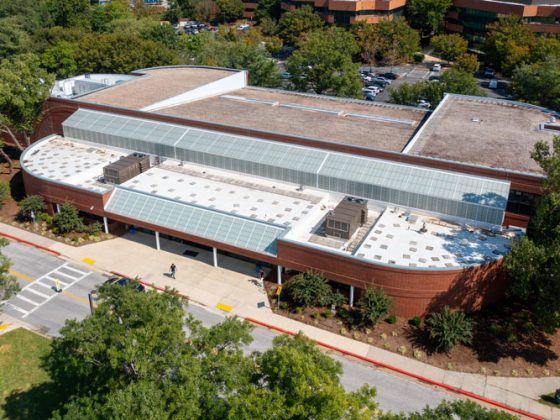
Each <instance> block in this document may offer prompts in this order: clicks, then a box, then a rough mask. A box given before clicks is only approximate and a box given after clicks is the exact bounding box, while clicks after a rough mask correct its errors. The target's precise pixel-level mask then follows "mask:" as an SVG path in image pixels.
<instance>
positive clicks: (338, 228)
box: [325, 196, 368, 239]
mask: <svg viewBox="0 0 560 420" xmlns="http://www.w3.org/2000/svg"><path fill="white" fill-rule="evenodd" d="M367 217H368V207H367V200H364V199H362V198H356V197H350V196H347V197H344V199H343V200H342V201H341V202H340V203H338V205H337V206H336V208H335V209H334V210H332V211H331V212H329V214H328V215H327V220H326V227H325V233H326V234H327V235H329V236H334V237H337V238H342V239H350V238H351V237H352V235H353V234H354V232H356V230H357V229H358V228H359V227H360V226H362V225H363V224H365V223H366V222H367Z"/></svg>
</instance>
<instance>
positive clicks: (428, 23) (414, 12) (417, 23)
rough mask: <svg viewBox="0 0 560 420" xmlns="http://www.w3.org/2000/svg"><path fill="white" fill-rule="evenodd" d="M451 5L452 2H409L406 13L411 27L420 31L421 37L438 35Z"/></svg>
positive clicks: (417, 0) (449, 0)
mask: <svg viewBox="0 0 560 420" xmlns="http://www.w3.org/2000/svg"><path fill="white" fill-rule="evenodd" d="M451 4H452V0H411V2H410V3H409V4H408V12H409V15H410V20H411V22H412V26H414V27H415V28H418V29H420V31H421V33H422V36H430V35H432V34H437V33H440V32H441V31H442V29H443V21H444V18H445V14H446V13H447V11H448V10H449V8H450V7H451Z"/></svg>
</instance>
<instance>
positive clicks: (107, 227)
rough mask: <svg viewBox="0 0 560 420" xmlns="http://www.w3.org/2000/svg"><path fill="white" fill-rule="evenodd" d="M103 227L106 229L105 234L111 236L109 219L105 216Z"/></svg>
mask: <svg viewBox="0 0 560 420" xmlns="http://www.w3.org/2000/svg"><path fill="white" fill-rule="evenodd" d="M103 226H104V227H105V233H106V234H109V223H108V221H107V218H106V217H105V216H103Z"/></svg>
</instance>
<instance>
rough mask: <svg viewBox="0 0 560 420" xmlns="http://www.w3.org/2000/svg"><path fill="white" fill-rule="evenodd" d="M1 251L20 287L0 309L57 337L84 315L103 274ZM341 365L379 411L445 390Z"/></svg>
mask: <svg viewBox="0 0 560 420" xmlns="http://www.w3.org/2000/svg"><path fill="white" fill-rule="evenodd" d="M3 252H4V253H5V254H6V255H7V256H8V257H10V259H11V260H12V262H13V266H12V272H13V274H14V275H15V276H16V277H17V278H18V280H19V281H20V284H21V286H22V288H23V290H22V291H21V292H20V293H19V294H18V296H16V297H13V298H12V299H10V300H9V301H8V302H7V303H6V305H5V306H4V310H5V312H6V313H8V314H10V315H11V316H14V317H17V318H19V319H22V320H23V321H25V322H27V323H28V324H31V325H33V326H35V327H37V328H39V329H41V330H42V331H43V332H44V333H45V334H48V335H52V336H57V335H58V331H59V329H60V328H61V327H62V326H63V325H64V321H65V320H66V319H82V318H84V317H85V316H86V315H87V314H89V304H88V300H87V294H88V292H89V291H90V290H91V289H93V288H94V287H95V285H97V284H100V283H102V282H103V281H104V280H105V279H106V277H105V276H104V275H101V274H99V273H97V272H94V271H92V270H91V269H89V268H88V267H87V266H86V265H81V264H75V263H68V262H67V261H65V260H63V259H60V258H57V257H54V256H51V255H48V254H46V253H43V252H41V251H38V250H36V249H34V248H30V247H27V246H23V245H20V244H17V243H13V242H12V243H10V245H9V246H7V247H6V248H5V249H4V250H3ZM57 278H58V279H59V282H60V286H61V288H62V289H63V292H62V293H56V292H55V291H54V285H55V282H54V279H57ZM187 310H188V311H189V312H190V313H191V314H193V316H194V317H195V318H197V319H199V320H201V321H202V322H203V324H204V325H207V326H210V325H214V324H216V323H219V322H221V321H222V320H223V319H224V317H225V314H224V313H222V312H221V311H219V310H218V309H214V308H205V307H202V306H198V305H195V304H190V305H189V307H188V309H187ZM252 335H253V338H254V341H253V342H252V343H251V344H250V345H248V346H247V347H246V348H245V351H246V352H247V353H251V352H253V351H264V350H266V349H267V348H269V347H270V346H271V345H272V340H273V339H274V337H275V336H276V334H275V333H274V332H271V331H269V330H267V329H264V328H258V327H257V328H255V329H254V330H253V334H252ZM331 357H333V358H334V359H336V360H338V361H340V362H341V363H342V365H343V367H344V374H343V375H342V378H341V381H342V384H343V385H344V387H345V388H346V389H348V390H355V389H357V388H359V387H360V386H362V385H363V384H370V385H374V386H376V387H377V401H378V402H379V405H380V407H381V408H382V409H383V410H392V411H395V412H398V411H406V412H408V411H412V410H420V409H422V408H423V407H425V406H426V405H430V406H434V405H437V404H439V402H441V401H442V400H443V399H453V397H452V396H451V395H450V394H447V393H444V392H441V391H439V390H435V389H432V388H430V387H428V386H425V385H423V384H419V383H416V382H413V381H410V380H408V379H405V378H402V377H399V376H394V375H391V374H389V373H386V372H384V371H381V370H379V369H377V368H374V367H371V366H370V365H366V364H364V363H362V362H359V361H355V360H351V359H347V358H344V357H341V356H338V355H333V354H331Z"/></svg>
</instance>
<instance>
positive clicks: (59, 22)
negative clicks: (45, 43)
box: [45, 0, 91, 28]
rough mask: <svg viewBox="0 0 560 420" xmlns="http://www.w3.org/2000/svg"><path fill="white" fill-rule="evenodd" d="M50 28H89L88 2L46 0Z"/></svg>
mask: <svg viewBox="0 0 560 420" xmlns="http://www.w3.org/2000/svg"><path fill="white" fill-rule="evenodd" d="M45 7H46V10H47V13H48V15H49V23H50V26H62V27H64V28H68V27H72V26H79V27H83V28H90V26H91V22H90V13H91V8H90V4H89V0H46V1H45Z"/></svg>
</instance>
